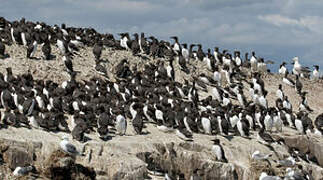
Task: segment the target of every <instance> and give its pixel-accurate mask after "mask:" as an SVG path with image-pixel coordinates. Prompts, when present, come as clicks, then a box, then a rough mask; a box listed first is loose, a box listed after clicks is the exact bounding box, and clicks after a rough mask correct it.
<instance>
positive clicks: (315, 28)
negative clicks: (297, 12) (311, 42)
mask: <svg viewBox="0 0 323 180" xmlns="http://www.w3.org/2000/svg"><path fill="white" fill-rule="evenodd" d="M258 19H260V20H263V21H265V22H268V23H270V24H273V25H275V26H280V27H281V26H285V25H292V26H297V27H301V28H307V29H309V30H310V31H312V32H315V33H322V31H321V29H322V28H323V17H320V16H304V17H301V18H299V19H294V18H289V17H287V16H282V15H280V14H270V15H265V16H261V15H260V16H258Z"/></svg>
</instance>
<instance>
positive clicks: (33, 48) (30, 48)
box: [27, 39, 38, 59]
mask: <svg viewBox="0 0 323 180" xmlns="http://www.w3.org/2000/svg"><path fill="white" fill-rule="evenodd" d="M37 46H38V43H37V39H33V41H31V43H29V44H28V46H27V58H30V59H32V58H34V57H33V56H34V55H35V53H36V50H37Z"/></svg>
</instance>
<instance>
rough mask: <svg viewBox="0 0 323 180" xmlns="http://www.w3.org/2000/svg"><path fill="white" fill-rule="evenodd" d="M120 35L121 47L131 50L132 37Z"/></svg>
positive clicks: (126, 34)
mask: <svg viewBox="0 0 323 180" xmlns="http://www.w3.org/2000/svg"><path fill="white" fill-rule="evenodd" d="M119 35H120V36H121V38H120V46H121V47H122V48H124V49H126V50H129V49H130V41H131V39H130V36H129V33H119Z"/></svg>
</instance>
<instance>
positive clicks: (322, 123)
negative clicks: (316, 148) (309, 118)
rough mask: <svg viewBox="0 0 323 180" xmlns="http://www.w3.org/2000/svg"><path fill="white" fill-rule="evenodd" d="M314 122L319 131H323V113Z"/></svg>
mask: <svg viewBox="0 0 323 180" xmlns="http://www.w3.org/2000/svg"><path fill="white" fill-rule="evenodd" d="M314 124H315V126H316V128H317V129H318V130H319V131H321V132H323V113H322V114H319V115H318V116H317V117H316V119H315V121H314Z"/></svg>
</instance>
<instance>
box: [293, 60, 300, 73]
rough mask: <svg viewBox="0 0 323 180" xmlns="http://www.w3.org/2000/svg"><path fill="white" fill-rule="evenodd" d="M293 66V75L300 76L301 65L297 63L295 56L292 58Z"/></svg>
mask: <svg viewBox="0 0 323 180" xmlns="http://www.w3.org/2000/svg"><path fill="white" fill-rule="evenodd" d="M293 64H294V67H293V74H295V75H300V73H301V69H302V65H301V64H300V63H299V60H298V57H297V56H296V57H294V58H293Z"/></svg>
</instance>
